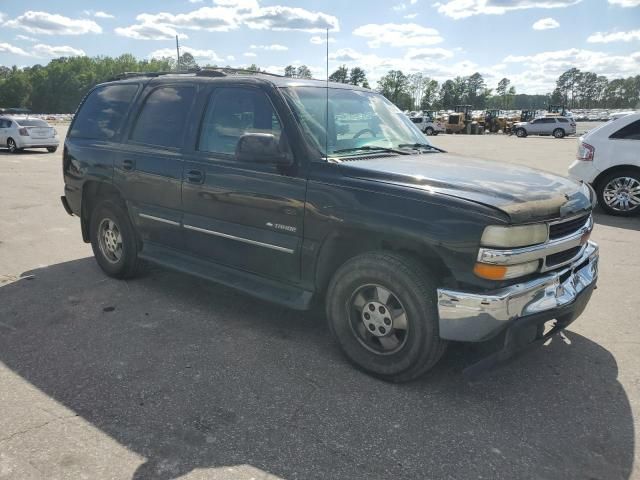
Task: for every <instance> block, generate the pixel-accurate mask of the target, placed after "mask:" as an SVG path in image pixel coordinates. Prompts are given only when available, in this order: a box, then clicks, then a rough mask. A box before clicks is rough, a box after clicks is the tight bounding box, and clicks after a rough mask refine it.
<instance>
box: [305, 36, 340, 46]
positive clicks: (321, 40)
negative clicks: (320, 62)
mask: <svg viewBox="0 0 640 480" xmlns="http://www.w3.org/2000/svg"><path fill="white" fill-rule="evenodd" d="M309 41H310V42H311V43H313V44H315V45H324V44H325V43H327V38H326V37H324V36H321V35H314V36H313V37H311V38H310V39H309ZM329 43H336V39H335V38H333V37H329Z"/></svg>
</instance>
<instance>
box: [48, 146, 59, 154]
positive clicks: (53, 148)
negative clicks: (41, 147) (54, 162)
mask: <svg viewBox="0 0 640 480" xmlns="http://www.w3.org/2000/svg"><path fill="white" fill-rule="evenodd" d="M56 150H58V147H47V152H49V153H55V151H56Z"/></svg>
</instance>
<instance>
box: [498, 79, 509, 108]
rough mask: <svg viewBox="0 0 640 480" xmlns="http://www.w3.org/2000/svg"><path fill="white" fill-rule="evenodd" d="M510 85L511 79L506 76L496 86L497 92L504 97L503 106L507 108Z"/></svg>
mask: <svg viewBox="0 0 640 480" xmlns="http://www.w3.org/2000/svg"><path fill="white" fill-rule="evenodd" d="M509 85H511V80H509V79H508V78H506V77H505V78H503V79H502V80H500V81H499V82H498V86H497V87H496V93H497V94H498V95H499V96H500V97H502V106H503V107H504V108H506V105H507V91H508V90H509Z"/></svg>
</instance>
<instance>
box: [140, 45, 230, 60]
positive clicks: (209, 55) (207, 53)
mask: <svg viewBox="0 0 640 480" xmlns="http://www.w3.org/2000/svg"><path fill="white" fill-rule="evenodd" d="M187 52H188V53H190V54H191V55H193V58H195V59H196V61H201V62H222V61H223V59H222V58H220V57H219V56H218V54H217V53H216V52H215V51H213V50H200V49H197V48H191V47H187V46H181V47H180V53H187ZM175 55H176V49H175V48H160V49H158V50H154V51H153V52H151V53H150V54H149V57H150V58H175Z"/></svg>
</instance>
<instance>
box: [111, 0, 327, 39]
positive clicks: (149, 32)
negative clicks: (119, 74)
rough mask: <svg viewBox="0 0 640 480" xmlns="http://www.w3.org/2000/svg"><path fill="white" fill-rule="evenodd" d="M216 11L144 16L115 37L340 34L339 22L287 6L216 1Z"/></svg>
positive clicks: (247, 0) (251, 0) (239, 0)
mask: <svg viewBox="0 0 640 480" xmlns="http://www.w3.org/2000/svg"><path fill="white" fill-rule="evenodd" d="M214 5H215V6H213V7H201V8H199V9H197V10H193V11H191V12H187V13H175V14H174V13H168V12H159V13H141V14H140V15H138V16H137V17H136V20H137V23H135V24H133V25H130V26H128V27H119V28H116V30H115V31H116V33H117V34H118V35H122V36H125V37H130V38H135V39H140V40H143V39H144V40H167V39H170V38H171V37H172V36H175V35H176V33H177V31H182V30H185V29H186V30H206V31H210V32H213V31H218V32H227V31H230V30H234V29H237V28H239V27H240V25H246V26H248V27H249V28H252V29H270V30H299V31H307V32H320V31H324V30H325V28H329V29H331V30H333V31H337V30H339V24H338V19H337V18H336V17H333V16H331V15H327V14H325V13H322V12H312V11H309V10H305V9H303V8H292V7H284V6H277V5H276V6H270V7H261V6H260V5H259V4H258V2H257V0H214Z"/></svg>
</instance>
